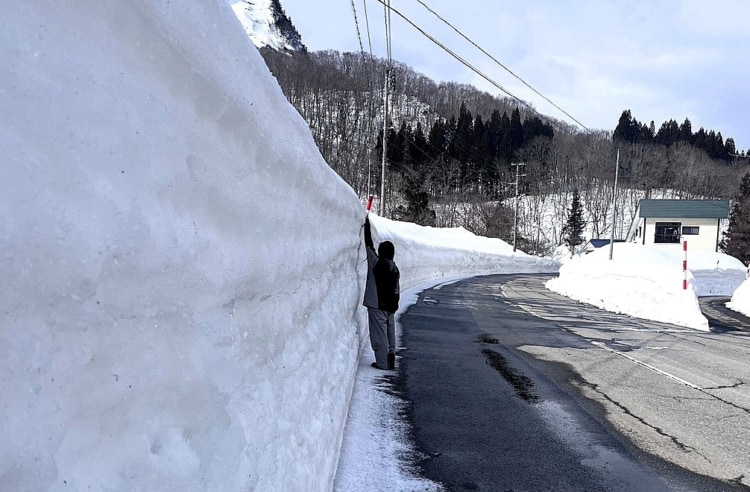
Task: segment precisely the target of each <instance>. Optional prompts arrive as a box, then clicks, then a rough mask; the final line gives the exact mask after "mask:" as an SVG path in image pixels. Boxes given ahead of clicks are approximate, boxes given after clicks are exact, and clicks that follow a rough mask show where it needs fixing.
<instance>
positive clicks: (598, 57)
mask: <svg viewBox="0 0 750 492" xmlns="http://www.w3.org/2000/svg"><path fill="white" fill-rule="evenodd" d="M384 1H386V0H384ZM421 1H422V3H424V4H426V5H427V6H429V7H430V8H431V9H432V10H434V11H435V12H437V13H438V14H440V15H441V16H442V17H443V18H445V19H446V20H447V21H449V22H450V23H451V24H453V25H454V26H455V27H456V28H458V29H459V30H460V31H462V32H463V33H464V34H465V35H466V36H467V37H469V38H471V39H472V40H473V41H474V42H476V44H478V45H479V46H480V47H482V48H483V49H484V50H485V51H487V52H488V53H490V54H491V55H492V56H493V57H494V58H496V59H497V60H498V61H500V62H501V63H502V64H503V65H505V66H506V67H508V68H509V69H510V70H512V71H513V72H514V73H515V74H516V75H518V76H519V77H521V78H522V79H524V80H525V81H526V82H527V83H528V84H529V85H531V86H532V87H534V88H535V89H536V90H537V91H539V92H540V93H542V94H543V95H544V96H546V97H547V98H549V99H550V100H552V101H553V102H554V103H555V104H556V105H558V106H560V107H561V108H562V109H564V110H565V111H567V112H568V113H570V115H572V116H573V117H574V118H575V119H577V120H578V121H580V122H581V123H583V124H584V125H585V126H587V127H588V128H591V129H604V130H609V131H612V130H614V128H615V126H616V125H617V121H618V119H619V117H620V115H621V114H622V111H623V110H625V109H630V110H631V111H632V113H633V117H634V118H636V119H637V120H638V121H640V122H642V123H647V124H648V123H649V122H651V121H652V120H653V121H654V122H655V124H656V128H657V129H658V128H659V126H660V125H661V124H662V123H663V122H664V121H666V120H669V119H675V120H677V122H678V123H682V122H683V121H684V119H685V118H686V117H687V118H689V119H690V121H691V123H692V127H693V131H694V132H695V131H697V130H698V129H699V128H700V127H704V128H705V129H706V130H714V131H717V132H721V134H722V136H723V137H724V139H725V140H726V139H727V138H729V137H732V138H734V141H735V144H736V146H737V148H738V149H740V150H748V149H750V115H749V114H748V113H750V1H746V0H711V1H710V2H709V1H705V0H694V1H678V0H619V1H615V0H612V1H598V0H538V1H535V2H528V1H520V0H516V1H506V0H462V1H461V0H459V1H456V0H421ZM281 4H282V6H283V7H284V9H285V10H286V12H287V14H288V15H289V17H290V18H291V20H292V22H293V23H294V25H295V26H296V27H297V30H298V31H299V33H300V34H301V36H302V41H303V43H305V45H306V46H307V47H308V49H309V50H311V51H317V50H325V49H334V50H337V51H359V41H358V39H357V31H356V28H355V23H354V15H353V13H352V0H315V1H311V0H281ZM354 4H355V7H356V11H357V17H358V20H359V28H360V31H361V34H362V43H363V45H364V47H365V51H369V45H368V40H367V24H366V22H365V6H366V7H367V17H368V18H369V28H370V29H369V31H370V37H371V40H372V50H373V54H374V55H376V56H378V57H381V58H384V57H385V56H386V50H385V43H384V38H385V27H384V17H385V16H384V9H383V5H382V4H381V3H379V2H378V1H377V0H354ZM391 6H392V7H393V8H394V9H397V10H398V11H400V12H401V13H403V14H404V15H405V16H406V17H408V18H409V19H411V20H412V21H413V22H414V23H416V24H417V25H419V26H420V27H422V28H423V29H424V30H425V31H426V32H428V33H429V34H431V35H432V36H433V37H435V38H436V39H437V40H439V41H440V42H441V43H443V44H445V45H447V46H448V47H449V48H450V49H451V50H452V51H454V52H456V53H457V54H459V55H460V56H461V57H462V58H464V59H466V60H468V61H469V62H470V63H471V64H473V65H475V66H476V67H477V68H478V69H479V70H481V71H482V72H484V73H485V74H487V75H488V76H489V77H490V78H491V79H493V80H494V81H495V82H497V83H498V84H500V85H501V86H502V87H504V88H505V89H507V90H508V91H509V92H510V93H512V94H513V95H515V96H518V97H520V98H522V99H524V100H526V101H528V102H530V103H532V104H533V105H534V107H535V108H536V109H537V110H538V111H539V112H540V113H542V114H546V115H550V116H553V117H556V118H559V119H561V120H565V121H567V122H569V123H571V124H575V122H573V121H572V120H570V119H569V118H568V117H567V116H565V115H564V114H563V113H561V112H560V111H558V110H557V109H556V108H555V107H554V106H552V105H550V104H549V103H548V102H546V101H544V99H542V98H541V97H539V96H538V95H536V94H534V93H533V92H532V91H531V90H530V89H528V88H527V87H526V86H525V85H524V84H523V83H522V82H520V81H519V80H518V79H516V78H515V77H513V76H512V75H510V74H509V73H508V72H507V71H505V70H504V69H503V68H502V67H500V66H499V65H497V64H496V63H495V62H493V61H492V60H491V59H489V58H488V57H487V56H485V55H483V54H482V53H481V52H480V51H478V50H477V49H476V48H474V47H473V46H471V45H470V44H469V43H468V42H466V41H465V40H463V39H462V38H461V37H460V36H459V35H457V34H456V33H455V32H454V31H453V30H452V29H451V28H450V27H448V26H446V25H445V24H444V23H443V22H442V21H440V20H439V19H438V18H437V17H435V15H434V14H432V13H430V11H429V10H427V9H426V8H425V7H424V6H422V5H421V4H420V2H419V0H391ZM391 22H392V53H393V58H394V59H395V60H398V61H400V62H403V63H405V64H407V65H409V66H411V67H412V68H413V69H414V70H416V71H418V72H421V73H423V74H425V75H426V76H428V77H430V78H432V79H434V80H436V81H455V82H461V83H470V84H472V85H475V86H477V87H479V88H481V89H483V90H486V91H488V92H490V93H493V94H499V93H500V90H499V89H497V88H496V87H494V86H493V85H491V84H489V83H488V82H486V81H484V80H483V79H482V78H481V77H479V76H478V75H476V74H475V73H473V72H472V71H471V70H469V69H468V68H465V67H464V66H463V65H461V63H459V62H458V61H456V60H455V59H454V58H453V57H452V56H451V55H449V54H448V53H446V52H445V51H443V50H442V49H441V48H439V47H438V46H437V45H435V44H434V43H433V42H432V41H430V40H429V39H427V38H426V37H425V36H423V35H422V34H420V33H419V32H418V31H417V30H416V29H414V28H413V27H412V26H410V25H409V24H408V23H407V22H406V21H404V20H403V19H402V18H401V17H399V16H398V15H397V14H395V13H392V14H391Z"/></svg>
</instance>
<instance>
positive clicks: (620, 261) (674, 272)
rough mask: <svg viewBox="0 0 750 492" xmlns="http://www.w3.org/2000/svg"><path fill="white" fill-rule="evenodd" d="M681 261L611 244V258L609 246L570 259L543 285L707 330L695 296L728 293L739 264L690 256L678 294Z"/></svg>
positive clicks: (662, 252) (677, 255) (675, 255)
mask: <svg viewBox="0 0 750 492" xmlns="http://www.w3.org/2000/svg"><path fill="white" fill-rule="evenodd" d="M683 259H684V253H683V252H682V251H681V250H676V249H665V248H651V247H644V246H642V245H637V244H627V243H616V244H615V245H614V253H613V259H612V260H609V248H601V249H598V250H596V251H594V252H592V253H590V254H587V255H584V256H580V257H575V258H574V259H573V260H571V261H569V262H567V263H565V264H564V265H563V266H562V267H561V268H560V276H559V277H557V278H555V279H551V280H549V281H548V282H547V284H546V285H547V288H549V289H550V290H553V291H555V292H558V293H560V294H563V295H565V296H567V297H570V298H572V299H576V300H579V301H582V302H586V303H589V304H593V305H595V306H598V307H600V308H602V309H606V310H608V311H613V312H618V313H624V314H629V315H631V316H636V317H639V318H645V319H651V320H655V321H662V322H665V323H672V324H676V325H680V326H686V327H690V328H695V329H698V330H706V331H707V330H708V321H707V320H706V318H705V317H704V316H703V315H702V314H701V311H700V306H699V305H698V299H697V295H698V294H699V293H700V294H705V293H708V292H711V293H712V294H713V295H722V293H725V292H727V291H729V292H730V293H731V290H730V289H733V288H734V286H736V284H737V278H736V277H737V267H738V264H739V266H740V267H741V266H742V265H741V263H739V262H738V261H737V260H736V259H734V258H732V257H730V256H727V255H724V254H721V253H705V252H691V253H690V255H689V261H688V266H689V270H688V272H687V280H688V285H687V287H688V288H687V290H683V288H682V287H683V279H684V278H685V274H684V273H683V268H682V263H683ZM717 265H720V266H721V267H722V268H719V269H717ZM743 271H744V267H743ZM720 279H723V280H720ZM723 295H728V294H723Z"/></svg>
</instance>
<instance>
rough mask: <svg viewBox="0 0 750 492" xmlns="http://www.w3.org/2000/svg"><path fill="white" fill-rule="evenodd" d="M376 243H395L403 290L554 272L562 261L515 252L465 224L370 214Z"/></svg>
mask: <svg viewBox="0 0 750 492" xmlns="http://www.w3.org/2000/svg"><path fill="white" fill-rule="evenodd" d="M370 221H371V223H372V225H373V227H374V231H373V235H374V236H375V237H374V240H375V242H376V243H377V242H380V241H386V240H389V241H391V242H393V243H394V244H395V246H396V258H395V261H396V264H397V265H398V267H399V269H400V270H401V289H402V290H405V289H408V288H410V287H414V286H416V285H418V284H420V283H422V282H425V281H432V280H435V281H437V280H440V279H450V278H456V277H466V276H474V275H490V274H494V273H539V272H545V273H553V272H557V269H558V268H559V266H560V264H559V263H558V262H557V261H554V260H550V259H547V258H539V257H536V256H531V255H527V254H526V253H524V252H522V251H516V252H514V251H513V247H512V246H511V245H509V244H508V243H506V242H505V241H502V240H500V239H494V238H486V237H481V236H476V235H474V234H472V233H471V232H469V231H467V230H466V229H464V228H463V227H455V228H435V227H423V226H419V225H417V224H412V223H409V222H398V221H393V220H389V219H386V218H383V217H379V216H377V215H374V214H371V215H370Z"/></svg>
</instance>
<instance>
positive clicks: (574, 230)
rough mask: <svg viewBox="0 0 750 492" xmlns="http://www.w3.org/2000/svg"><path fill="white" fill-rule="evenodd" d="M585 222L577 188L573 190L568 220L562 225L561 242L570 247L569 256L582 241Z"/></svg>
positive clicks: (571, 255)
mask: <svg viewBox="0 0 750 492" xmlns="http://www.w3.org/2000/svg"><path fill="white" fill-rule="evenodd" d="M585 226H586V223H585V222H584V220H583V207H582V206H581V197H580V195H579V193H578V190H573V201H572V202H571V204H570V210H569V211H568V222H567V223H566V224H565V227H563V242H564V244H565V245H566V246H567V247H568V249H570V257H571V258H572V257H573V254H575V249H576V246H578V245H580V244H582V243H583V241H584V238H583V230H584V227H585Z"/></svg>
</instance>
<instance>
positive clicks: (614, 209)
mask: <svg viewBox="0 0 750 492" xmlns="http://www.w3.org/2000/svg"><path fill="white" fill-rule="evenodd" d="M619 173H620V149H617V161H616V163H615V194H614V195H613V196H612V231H611V232H612V234H611V235H610V238H609V259H610V260H611V259H612V252H613V251H614V249H615V219H616V218H617V176H618V174H619Z"/></svg>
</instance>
